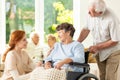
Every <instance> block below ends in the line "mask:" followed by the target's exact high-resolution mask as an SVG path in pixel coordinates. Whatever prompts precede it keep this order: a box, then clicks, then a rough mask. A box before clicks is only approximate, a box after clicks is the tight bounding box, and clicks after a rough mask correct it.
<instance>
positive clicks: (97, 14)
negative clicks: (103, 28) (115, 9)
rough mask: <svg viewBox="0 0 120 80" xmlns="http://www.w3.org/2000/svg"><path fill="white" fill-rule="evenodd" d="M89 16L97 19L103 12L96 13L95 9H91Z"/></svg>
mask: <svg viewBox="0 0 120 80" xmlns="http://www.w3.org/2000/svg"><path fill="white" fill-rule="evenodd" d="M89 14H90V16H91V17H97V16H100V15H101V14H102V12H96V11H95V9H94V7H91V8H89Z"/></svg>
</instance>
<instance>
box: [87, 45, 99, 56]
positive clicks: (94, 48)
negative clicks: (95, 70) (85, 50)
mask: <svg viewBox="0 0 120 80" xmlns="http://www.w3.org/2000/svg"><path fill="white" fill-rule="evenodd" d="M89 50H90V52H91V53H93V54H94V53H97V52H98V50H99V49H98V47H97V46H96V45H95V46H90V47H89Z"/></svg>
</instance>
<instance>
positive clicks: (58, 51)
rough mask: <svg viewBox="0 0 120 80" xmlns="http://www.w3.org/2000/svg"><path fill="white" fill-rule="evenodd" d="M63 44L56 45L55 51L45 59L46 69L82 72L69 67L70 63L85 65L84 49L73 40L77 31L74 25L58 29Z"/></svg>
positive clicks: (65, 25) (65, 24) (61, 25)
mask: <svg viewBox="0 0 120 80" xmlns="http://www.w3.org/2000/svg"><path fill="white" fill-rule="evenodd" d="M56 30H57V33H58V37H59V39H60V41H61V42H57V43H55V45H54V49H53V50H52V51H51V53H50V55H49V56H48V57H47V58H46V59H45V68H46V69H49V68H52V67H54V68H56V69H59V70H61V69H66V70H72V71H77V72H78V71H79V72H82V70H83V69H81V68H77V67H73V66H70V65H68V64H69V63H70V62H78V63H84V62H85V59H84V47H83V45H82V44H81V43H80V42H77V41H74V40H73V35H74V32H75V29H74V27H73V25H72V24H69V23H62V24H60V25H58V26H57V28H56Z"/></svg>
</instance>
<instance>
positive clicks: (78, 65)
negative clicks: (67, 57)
mask: <svg viewBox="0 0 120 80" xmlns="http://www.w3.org/2000/svg"><path fill="white" fill-rule="evenodd" d="M69 65H73V66H77V67H82V68H89V67H90V65H89V64H86V63H78V62H71V63H69Z"/></svg>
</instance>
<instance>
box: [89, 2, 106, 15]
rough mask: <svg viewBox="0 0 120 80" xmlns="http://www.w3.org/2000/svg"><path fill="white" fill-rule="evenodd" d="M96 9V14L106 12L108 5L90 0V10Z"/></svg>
mask: <svg viewBox="0 0 120 80" xmlns="http://www.w3.org/2000/svg"><path fill="white" fill-rule="evenodd" d="M91 7H94V9H95V12H98V13H99V12H103V13H104V12H105V10H106V4H105V2H104V1H103V0H89V8H91Z"/></svg>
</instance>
